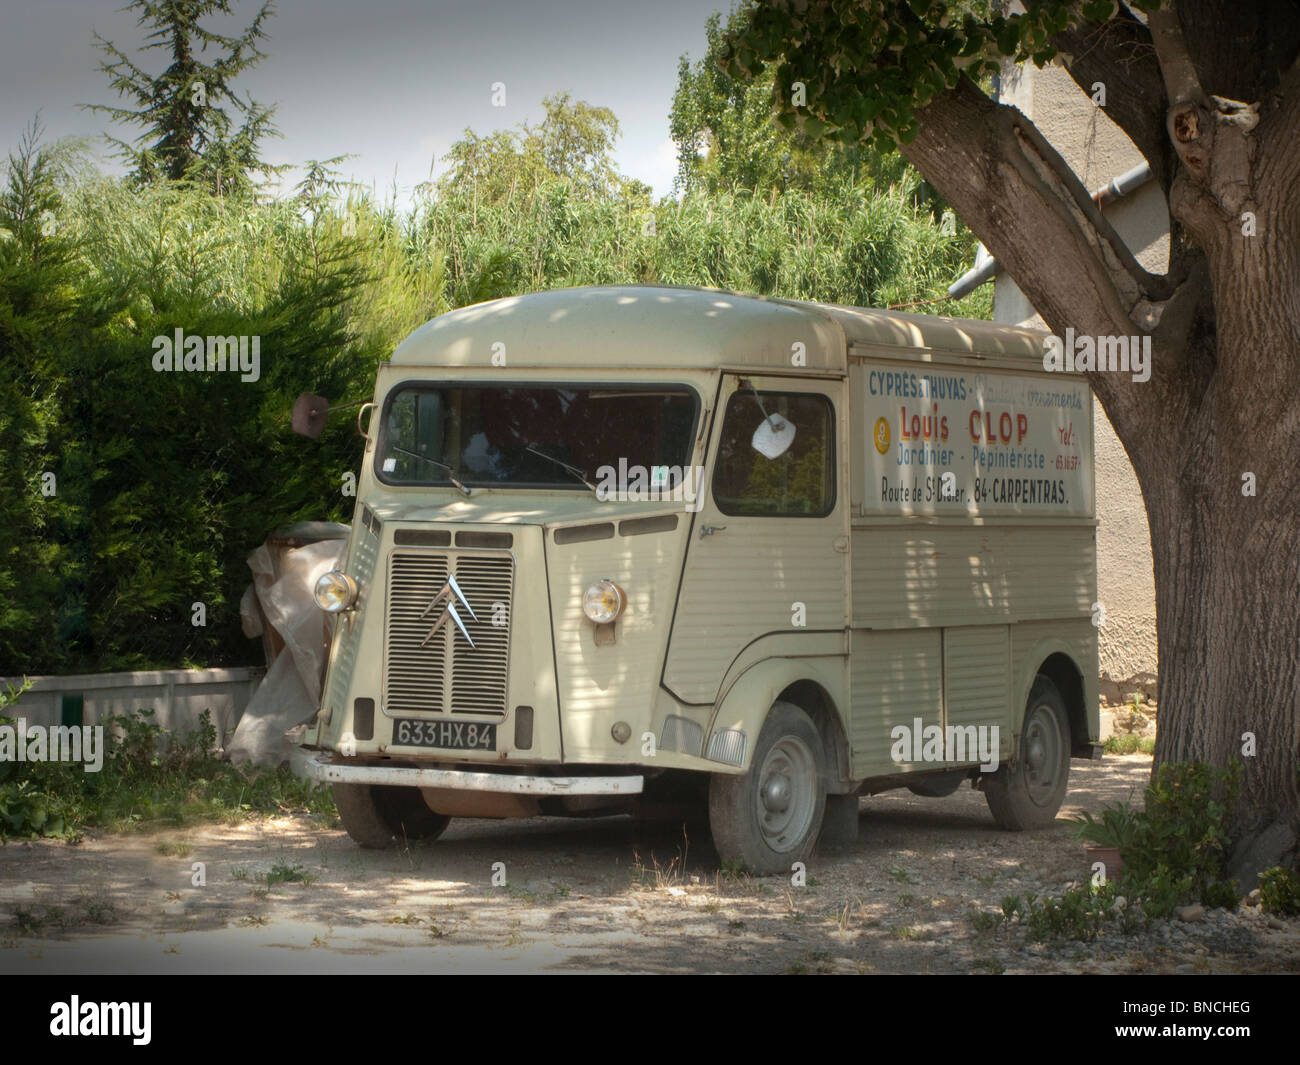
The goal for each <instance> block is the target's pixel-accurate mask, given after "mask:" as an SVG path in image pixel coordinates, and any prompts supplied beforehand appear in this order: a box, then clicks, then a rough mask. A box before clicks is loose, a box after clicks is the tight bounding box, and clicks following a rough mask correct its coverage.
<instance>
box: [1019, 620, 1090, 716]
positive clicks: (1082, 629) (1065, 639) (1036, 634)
mask: <svg viewBox="0 0 1300 1065" xmlns="http://www.w3.org/2000/svg"><path fill="white" fill-rule="evenodd" d="M1043 640H1059V641H1061V642H1062V643H1065V644H1066V645H1067V646H1070V647H1072V648H1073V649H1074V650H1075V653H1076V654H1077V655H1078V661H1079V668H1080V669H1082V670H1083V674H1084V677H1085V680H1086V679H1087V678H1088V677H1089V676H1093V677H1095V676H1096V675H1097V669H1098V666H1097V629H1096V628H1095V627H1094V626H1093V624H1092V620H1091V617H1086V618H1079V619H1077V620H1074V621H1034V622H1028V623H1026V624H1022V625H1013V626H1012V627H1011V660H1012V662H1014V663H1015V667H1016V670H1017V671H1019V670H1020V668H1021V667H1022V666H1023V665H1024V664H1025V656H1026V655H1028V654H1029V653H1030V651H1032V650H1033V648H1034V647H1035V646H1036V645H1037V644H1038V643H1040V642H1041V641H1043ZM1032 665H1034V666H1037V665H1038V663H1037V662H1034V663H1032ZM1092 687H1095V684H1094V685H1092ZM1019 710H1021V711H1023V710H1024V707H1023V706H1021V707H1019Z"/></svg>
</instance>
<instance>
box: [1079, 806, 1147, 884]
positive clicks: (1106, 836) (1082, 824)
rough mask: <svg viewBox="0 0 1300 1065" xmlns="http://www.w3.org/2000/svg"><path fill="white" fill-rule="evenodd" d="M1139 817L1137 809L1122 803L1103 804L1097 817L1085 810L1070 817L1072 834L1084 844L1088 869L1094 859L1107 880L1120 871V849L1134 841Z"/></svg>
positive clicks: (1121, 863)
mask: <svg viewBox="0 0 1300 1065" xmlns="http://www.w3.org/2000/svg"><path fill="white" fill-rule="evenodd" d="M1140 816H1141V812H1140V811H1138V810H1135V809H1133V807H1132V806H1130V805H1129V804H1128V803H1127V802H1121V803H1115V804H1113V805H1111V806H1107V807H1105V808H1104V809H1103V810H1102V811H1101V816H1100V817H1093V816H1092V814H1090V813H1087V812H1085V813H1084V815H1083V816H1082V817H1072V818H1070V822H1071V823H1072V824H1074V825H1076V826H1078V827H1077V828H1076V829H1075V833H1074V834H1075V835H1076V836H1077V837H1078V838H1079V839H1081V840H1083V841H1084V843H1085V851H1086V853H1087V855H1088V865H1089V867H1090V868H1091V866H1092V865H1093V864H1094V863H1095V862H1101V863H1103V865H1104V866H1105V875H1106V879H1107V880H1111V879H1113V878H1114V877H1116V876H1117V875H1118V874H1119V871H1120V870H1121V869H1122V868H1123V867H1124V860H1123V858H1122V857H1121V855H1120V852H1121V851H1122V850H1123V849H1124V848H1126V847H1128V846H1130V845H1131V844H1132V843H1133V840H1134V838H1135V837H1136V835H1137V828H1138V819H1139V818H1140Z"/></svg>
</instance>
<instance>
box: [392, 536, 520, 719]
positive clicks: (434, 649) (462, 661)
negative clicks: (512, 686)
mask: <svg viewBox="0 0 1300 1065" xmlns="http://www.w3.org/2000/svg"><path fill="white" fill-rule="evenodd" d="M448 577H454V578H455V580H456V584H457V586H458V587H459V588H460V590H461V592H462V593H463V594H464V596H465V598H466V599H467V600H468V602H469V605H470V606H471V608H473V611H474V615H475V616H474V617H470V615H469V613H468V612H466V611H465V610H464V609H463V608H461V606H460V603H459V601H458V600H457V599H456V598H455V597H454V596H452V597H451V599H450V602H452V603H455V604H456V607H457V610H458V613H459V614H460V617H461V621H462V622H463V623H464V625H465V627H466V629H468V631H469V634H470V638H471V639H472V640H473V641H474V646H473V647H471V646H470V644H469V641H468V640H466V639H465V636H464V635H463V634H462V633H461V631H460V629H459V628H458V627H457V626H456V624H455V622H454V621H453V620H452V619H451V618H447V619H446V620H445V621H444V623H443V625H442V627H441V628H440V629H439V630H438V632H436V633H434V635H433V637H432V638H429V633H430V631H431V630H432V629H433V627H434V625H435V624H437V622H438V620H439V618H440V617H441V616H442V614H443V608H444V605H445V604H443V603H440V604H439V605H438V606H437V607H435V608H434V609H433V610H429V609H428V608H429V604H430V603H432V602H433V601H434V600H435V599H436V598H437V597H438V595H439V593H440V592H442V591H443V589H444V588H445V587H446V586H447V579H448ZM513 583H514V559H513V558H512V557H511V556H510V555H509V554H506V553H505V552H497V553H493V554H475V553H469V552H465V553H462V552H456V551H452V552H446V551H394V552H393V553H392V555H390V556H389V562H388V629H387V639H386V640H385V668H384V710H385V712H386V713H388V714H390V715H400V714H405V713H443V714H448V713H450V714H495V715H498V716H500V717H504V716H505V711H506V681H507V677H508V676H509V656H510V618H511V613H512V610H511V607H512V602H511V593H512V591H513ZM426 611H428V612H427V613H426ZM422 615H423V616H422ZM426 641H427V642H426Z"/></svg>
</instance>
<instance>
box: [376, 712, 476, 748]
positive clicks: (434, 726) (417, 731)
mask: <svg viewBox="0 0 1300 1065" xmlns="http://www.w3.org/2000/svg"><path fill="white" fill-rule="evenodd" d="M393 742H394V743H395V744H397V745H398V746H399V747H442V748H445V749H447V750H451V751H495V750H496V748H497V727H496V725H492V724H485V723H482V722H478V721H417V720H415V719H413V718H409V717H399V718H397V719H395V720H394V721H393Z"/></svg>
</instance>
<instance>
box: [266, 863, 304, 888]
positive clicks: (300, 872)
mask: <svg viewBox="0 0 1300 1065" xmlns="http://www.w3.org/2000/svg"><path fill="white" fill-rule="evenodd" d="M265 879H266V886H267V887H268V888H273V887H275V885H276V884H314V883H315V882H316V874H315V873H309V872H307V870H306V869H304V868H303V867H302V866H301V865H299V864H298V863H297V862H294V863H293V864H292V865H290V864H289V863H288V862H276V863H275V864H274V865H273V866H271V868H270V869H268V870H267V871H266V874H265Z"/></svg>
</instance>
